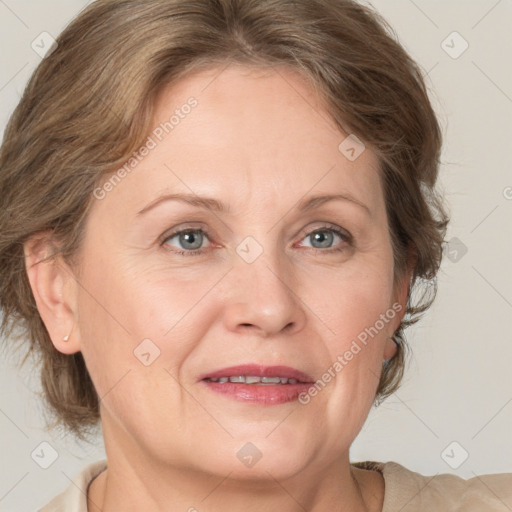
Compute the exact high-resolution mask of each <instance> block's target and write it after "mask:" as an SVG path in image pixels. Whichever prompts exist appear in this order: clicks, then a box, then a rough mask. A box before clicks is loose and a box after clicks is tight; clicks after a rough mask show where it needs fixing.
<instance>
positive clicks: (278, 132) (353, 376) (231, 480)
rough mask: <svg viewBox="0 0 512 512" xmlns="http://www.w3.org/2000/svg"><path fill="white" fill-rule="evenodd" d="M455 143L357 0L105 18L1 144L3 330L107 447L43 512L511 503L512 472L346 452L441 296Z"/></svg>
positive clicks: (76, 44)
mask: <svg viewBox="0 0 512 512" xmlns="http://www.w3.org/2000/svg"><path fill="white" fill-rule="evenodd" d="M440 145H441V136H440V130H439V126H438V123H437V120H436V117H435V114H434V112H433V110H432V107H431V105H430V102H429V100H428V96H427V93H426V89H425V85H424V83H423V80H422V78H421V73H420V71H419V70H418V68H417V66H416V65H415V64H414V62H412V61H411V59H410V58H409V57H408V56H407V54H406V53H405V51H404V50H403V49H402V48H401V46H400V45H399V44H398V43H397V42H396V41H395V40H394V39H393V38H392V37H391V36H390V35H389V33H388V31H387V29H386V25H385V24H384V22H383V21H382V20H380V19H379V18H378V16H377V15H376V14H375V13H373V12H372V11H370V10H368V9H367V8H364V7H362V6H360V5H358V4H356V3H354V2H352V1H347V0H337V1H332V0H330V1H327V0H301V1H295V2H291V1H288V0H258V1H252V0H215V1H214V0H176V1H172V2H169V1H159V0H149V1H141V0H123V1H113V0H103V1H101V0H100V1H98V2H94V3H93V4H91V5H90V6H89V7H88V8H87V9H86V10H85V11H84V12H83V13H82V14H81V15H80V16H79V17H78V18H77V19H76V20H75V21H74V22H73V23H72V24H71V25H70V26H69V27H68V28H67V29H66V30H65V31H64V32H63V34H62V35H61V36H60V37H59V38H58V40H57V46H56V48H55V49H54V50H53V51H52V52H51V53H50V54H49V55H48V56H47V57H46V58H45V59H44V61H43V62H42V64H41V65H40V66H39V68H38V69H37V71H36V72H35V74H34V76H33V78H32V79H31V81H30V83H29V85H28V87H27V89H26V91H25V94H24V96H23V98H22V100H21V102H20V104H19V106H18V108H17V109H16V111H15V113H14V114H13V116H12V118H11V120H10V123H9V125H8V127H7V130H6V134H5V139H4V142H3V146H2V149H1V154H0V184H1V187H2V190H3V191H4V192H5V193H4V194H2V199H1V201H2V204H1V206H2V208H1V214H0V215H1V217H0V219H1V220H0V227H1V232H2V234H3V236H2V238H1V246H0V258H1V268H2V274H1V281H0V286H1V288H0V297H1V306H2V309H3V311H4V324H3V328H4V332H5V333H10V332H11V331H12V328H13V327H14V326H16V325H18V324H19V323H20V322H21V321H23V322H24V326H25V327H26V337H28V339H29V340H30V350H32V351H39V353H40V354H41V362H42V382H43V388H44V390H45V394H46V398H47V401H48V404H49V406H50V408H51V409H52V410H53V411H54V413H55V415H56V417H57V418H58V419H59V420H60V421H61V422H62V423H63V424H64V425H66V426H67V427H68V428H69V429H70V430H71V431H72V432H74V433H75V434H76V435H77V436H85V435H86V434H87V432H88V431H89V429H91V428H93V427H95V426H96V425H98V422H99V421H101V427H102V430H103V436H104V440H105V447H106V453H107V461H99V462H98V463H96V464H93V465H91V466H89V467H87V468H85V469H84V471H83V472H82V473H81V475H79V476H78V477H77V479H76V481H75V483H74V484H71V485H70V487H69V489H68V490H67V491H66V492H65V493H63V494H62V495H60V496H58V497H56V498H55V499H54V500H53V501H52V502H51V503H49V504H48V505H47V506H45V507H44V508H43V509H42V510H43V511H44V512H50V511H57V510H66V511H68V510H69V511H71V510H73V511H81V512H82V511H89V512H97V511H102V512H113V511H118V510H123V511H129V510H161V511H178V510H188V511H190V512H191V511H195V510H197V511H201V512H202V511H216V510H219V509H221V508H222V510H240V509H244V508H246V509H247V508H248V509H252V510H284V511H295V510H307V511H314V512H316V511H324V510H339V511H372V512H373V511H384V512H391V511H396V510H403V511H409V510H415V511H427V510H458V509H460V510H483V509H485V510H496V511H498V510H507V509H508V507H511V506H512V496H511V491H510V488H511V483H512V477H511V476H510V475H493V476H487V477H480V478H478V479H473V480H469V481H464V480H462V479H460V478H457V477H455V476H450V475H438V476H437V477H435V478H434V479H432V478H431V477H423V476H421V475H418V474H417V473H414V472H412V471H409V470H407V469H406V468H404V467H402V466H400V465H398V464H395V463H372V462H366V463H359V464H351V463H350V461H349V448H350V445H351V443H352V442H353V440H354V439H355V437H356V436H357V434H358V432H359V431H360V429H361V427H362V425H363V423H364V421H365V419H366V417H367V415H368V412H369V410H370V407H371V406H372V404H373V403H374V402H375V401H380V400H382V399H384V398H385V397H386V396H388V395H389V394H390V393H392V392H393V391H394V390H395V389H397V387H398V385H399V383H400V379H401V376H402V371H403V365H404V351H405V348H406V346H405V338H404V335H403V331H404V328H405V327H407V326H408V325H411V324H412V323H413V322H415V321H417V320H418V319H419V317H420V315H421V313H423V312H424V311H425V310H426V309H427V308H428V307H429V306H430V304H431V302H432V300H433V295H434V294H433V293H430V294H424V295H423V296H421V297H420V299H419V300H417V301H413V299H412V296H413V294H412V292H413V290H414V289H415V288H416V287H418V285H419V284H421V282H422V281H426V282H427V283H428V282H430V283H431V284H433V287H430V288H428V287H427V290H432V289H434V291H435V277H436V273H437V271H438V268H439V264H440V260H441V254H442V250H441V249H442V242H443V237H444V234H445V231H446V225H447V222H448V218H447V215H446V213H445V210H444V207H443V203H442V199H441V198H440V197H439V196H438V195H437V192H436V190H435V184H436V179H437V174H438V159H439V154H440ZM189 256H190V257H189ZM489 488H492V489H493V490H492V492H491V491H490V490H489Z"/></svg>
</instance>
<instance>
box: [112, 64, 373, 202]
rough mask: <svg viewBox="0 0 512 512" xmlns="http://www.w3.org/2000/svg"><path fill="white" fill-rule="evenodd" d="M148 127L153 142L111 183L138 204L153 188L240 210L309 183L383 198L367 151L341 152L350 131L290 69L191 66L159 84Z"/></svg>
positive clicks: (296, 196)
mask: <svg viewBox="0 0 512 512" xmlns="http://www.w3.org/2000/svg"><path fill="white" fill-rule="evenodd" d="M153 127H154V128H153V131H152V132H151V133H150V136H149V137H150V139H148V141H149V140H150V142H149V145H151V146H152V148H151V150H150V151H149V152H148V154H146V156H144V158H142V159H140V161H137V162H136V166H134V170H133V172H130V176H129V179H126V180H124V183H122V184H121V185H122V186H121V187H119V186H118V187H116V189H117V190H116V191H115V194H121V192H120V191H119V190H118V189H121V188H122V189H123V190H122V193H123V194H124V195H125V199H126V197H128V196H129V197H130V200H131V202H133V203H134V205H135V207H139V206H143V204H144V202H145V201H147V200H150V199H151V198H152V197H153V196H154V195H155V192H156V191H158V192H189V193H190V192H193V193H196V194H200V195H201V194H204V195H208V196H214V197H218V198H219V199H221V200H223V201H224V198H225V201H226V202H228V203H229V204H230V205H233V207H234V208H235V209H236V208H239V209H240V210H242V209H243V207H244V205H248V204H251V205H253V206H261V208H263V209H265V208H267V207H273V208H275V207H276V204H275V201H276V200H278V201H282V202H286V203H287V204H289V203H294V202H296V201H299V200H300V199H301V197H302V196H304V195H305V194H307V193H308V192H310V193H315V194H319V193H337V192H348V193H350V194H352V195H353V196H355V197H357V198H358V199H359V200H360V201H361V202H364V203H366V204H369V205H373V206H372V207H373V208H375V207H379V202H382V201H381V188H380V179H379V172H378V161H377V159H376V157H375V155H374V154H373V152H372V151H370V150H368V149H366V150H364V151H363V152H362V153H361V154H360V155H359V156H358V158H356V159H355V160H352V159H350V158H347V156H346V154H345V153H344V152H343V148H344V147H345V146H344V144H345V145H346V143H345V142H344V141H345V140H346V139H347V137H348V136H349V135H350V134H347V133H342V132H341V131H340V130H339V128H338V127H337V126H336V125H335V123H334V121H333V120H332V119H331V118H330V116H329V111H328V109H327V108H326V106H325V105H324V104H323V103H322V101H321V99H320V98H319V97H318V96H317V95H316V93H315V91H314V88H313V87H312V86H311V85H310V84H309V83H308V82H307V80H306V79H305V78H304V77H302V76H301V75H300V74H299V73H298V72H296V71H293V70H290V69H287V68H282V67H281V68H272V69H270V68H267V69H261V68H260V69H255V68H247V67H244V66H240V65H229V66H227V67H226V66H224V67H214V68H211V69H206V70H202V71H197V72H194V73H191V74H190V75H187V76H186V77H184V78H182V79H181V80H180V81H179V82H177V83H176V84H174V85H172V87H167V88H166V89H164V90H162V92H161V93H160V95H159V97H158V99H157V102H156V105H155V112H154V118H153ZM351 140H352V139H349V142H350V141H351ZM340 144H341V150H340ZM360 149H361V148H360V147H356V150H357V151H359V150H360ZM115 194H112V195H115Z"/></svg>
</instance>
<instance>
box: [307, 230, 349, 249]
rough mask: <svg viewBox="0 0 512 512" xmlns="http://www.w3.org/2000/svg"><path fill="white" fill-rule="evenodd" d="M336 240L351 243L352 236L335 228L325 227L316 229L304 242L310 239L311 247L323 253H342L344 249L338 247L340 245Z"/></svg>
mask: <svg viewBox="0 0 512 512" xmlns="http://www.w3.org/2000/svg"><path fill="white" fill-rule="evenodd" d="M336 238H339V239H340V240H342V241H343V242H346V243H350V240H351V237H350V235H348V234H347V233H344V232H343V231H341V230H339V229H337V228H333V227H323V228H319V229H315V230H314V231H312V232H311V233H309V234H308V235H306V236H305V237H304V239H303V240H307V239H309V240H310V243H311V245H310V247H312V248H313V249H315V250H320V251H321V252H332V251H342V250H343V249H344V247H342V248H337V247H336V245H338V244H337V243H336ZM338 243H339V242H338ZM333 244H334V247H333ZM306 247H308V246H306ZM322 249H325V250H322Z"/></svg>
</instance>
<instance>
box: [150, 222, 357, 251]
mask: <svg viewBox="0 0 512 512" xmlns="http://www.w3.org/2000/svg"><path fill="white" fill-rule="evenodd" d="M322 230H323V231H333V232H334V233H336V234H337V235H338V236H339V237H340V238H341V239H342V240H343V241H344V242H345V243H346V244H349V245H352V244H353V237H352V235H351V234H350V232H348V231H347V230H346V229H344V228H342V227H341V226H338V225H336V224H332V223H330V222H323V223H321V225H319V226H317V227H313V228H310V227H308V226H306V227H305V228H303V229H302V230H301V231H300V232H299V234H298V235H296V236H298V237H299V242H301V241H302V240H304V238H306V237H307V236H309V235H312V234H313V233H315V232H317V231H322ZM187 231H192V232H194V231H199V232H202V233H204V235H205V236H206V238H207V239H208V241H209V242H210V245H211V246H213V245H215V244H214V242H213V241H212V236H211V233H210V230H209V229H208V227H207V226H206V225H205V224H201V225H200V226H197V225H195V226H192V225H185V226H183V227H179V228H175V229H170V230H168V231H166V232H165V233H164V234H163V235H162V236H161V237H159V240H158V242H159V245H160V246H164V245H165V241H166V240H168V239H170V238H174V237H175V236H177V235H180V234H182V233H186V232H187ZM294 238H295V237H294ZM211 246H210V247H206V248H201V249H193V250H190V251H187V250H185V249H179V248H175V249H174V250H171V252H175V253H177V254H184V253H186V254H189V255H194V254H195V255H200V254H203V253H205V252H206V251H208V250H209V249H211ZM310 249H311V250H313V251H318V252H323V253H329V252H331V251H336V250H340V249H336V248H335V247H328V248H325V249H319V248H317V247H311V248H310Z"/></svg>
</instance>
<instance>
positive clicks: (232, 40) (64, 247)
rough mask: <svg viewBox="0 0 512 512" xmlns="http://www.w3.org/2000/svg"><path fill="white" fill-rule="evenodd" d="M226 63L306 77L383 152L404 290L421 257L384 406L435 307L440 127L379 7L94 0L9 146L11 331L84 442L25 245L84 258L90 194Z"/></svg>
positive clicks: (4, 269)
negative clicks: (53, 243) (184, 80)
mask: <svg viewBox="0 0 512 512" xmlns="http://www.w3.org/2000/svg"><path fill="white" fill-rule="evenodd" d="M228 62H237V63H242V64H247V65H252V66H256V65H261V66H274V65H277V66H288V67H290V68H293V69H295V70H298V71H300V72H301V73H302V75H303V76H305V77H306V78H308V79H309V80H310V82H311V84H313V85H314V87H315V88H316V90H317V92H318V94H320V95H321V97H322V98H323V99H324V100H325V104H326V105H328V106H329V113H330V115H331V117H332V119H333V120H334V121H335V122H336V124H337V126H339V128H340V129H341V130H343V131H344V132H345V133H353V134H355V135H356V136H357V137H358V138H359V139H361V140H362V141H363V142H364V143H365V145H366V146H368V147H370V148H371V149H372V150H373V151H374V152H375V153H376V155H377V156H378V158H379V161H380V164H381V178H382V180H383V181H382V183H383V186H384V191H385V200H386V208H387V214H388V219H389V229H390V236H391V239H392V244H393V251H394V272H395V276H394V277H395V282H396V283H398V282H399V281H400V279H402V278H403V276H404V275H406V274H405V272H404V271H405V270H406V269H407V265H408V262H409V259H408V258H409V255H410V250H412V252H413V254H414V257H415V260H414V262H413V275H412V279H411V281H410V286H411V288H410V293H409V296H408V301H407V311H406V316H405V318H404V320H403V321H402V323H401V325H400V328H399V329H398V330H397V331H396V333H395V340H396V341H397V344H398V353H397V355H396V356H395V357H394V358H393V359H391V360H390V361H387V362H385V363H384V365H383V372H382V375H381V378H380V383H379V386H378V389H377V395H376V401H379V400H382V399H383V398H384V397H386V396H388V395H389V394H390V393H392V392H393V391H394V390H396V389H397V387H398V385H399V383H400V380H401V377H402V373H403V368H404V351H405V349H406V343H405V338H404V336H403V330H404V328H405V327H407V326H409V325H411V324H412V323H414V322H416V321H417V320H418V319H419V317H420V316H421V314H422V313H423V312H424V311H426V310H427V309H428V307H430V305H431V303H432V301H433V300H434V297H435V293H436V290H437V286H436V275H437V271H438V269H439V265H440V262H441V257H442V243H443V239H444V236H445V232H446V226H447V223H448V216H447V214H446V212H445V209H444V206H443V202H442V198H441V197H440V196H439V194H438V192H437V191H436V190H435V183H436V179H437V175H438V166H439V156H440V148H441V133H440V128H439V125H438V122H437V119H436V116H435V114H434V111H433V109H432V106H431V104H430V102H429V98H428V94H427V90H426V86H425V83H424V81H423V78H422V73H421V70H420V69H419V67H418V66H417V65H416V64H415V62H414V61H413V60H411V58H410V57H409V56H408V55H407V53H406V52H405V50H404V49H403V48H402V46H401V45H400V44H399V43H398V42H397V40H396V37H394V34H393V32H392V30H391V29H390V27H389V26H388V25H387V24H386V22H385V21H384V20H383V19H381V17H380V16H379V15H378V14H377V13H375V12H374V11H373V10H370V9H369V8H367V7H364V6H361V5H359V4H357V3H356V2H355V1H352V0H294V1H293V0H144V1H143V0H99V1H96V2H94V3H92V4H91V5H90V6H88V7H87V8H86V9H85V10H84V11H83V12H82V13H81V14H80V15H79V16H78V17H77V18H76V19H75V20H74V21H73V22H72V23H71V24H70V25H69V26H68V27H67V28H66V29H65V31H64V32H63V33H62V34H61V35H60V37H59V38H58V39H57V47H56V49H55V50H54V51H53V52H52V53H51V54H50V55H48V56H47V57H46V58H44V59H43V61H42V62H41V64H40V65H39V67H38V68H37V70H36V71H35V72H34V74H33V76H32V78H31V79H30V81H29V83H28V85H27V87H26V89H25V92H24V94H23V97H22V99H21V101H20V102H19V104H18V106H17V108H16V110H15V111H14V113H13V115H12V117H11V119H10V121H9V123H8V125H7V128H6V131H5V135H4V140H3V145H2V147H1V150H0V189H1V190H2V194H1V195H0V269H1V273H0V306H1V308H2V309H3V312H4V316H3V320H2V327H1V329H2V332H3V333H4V334H5V335H9V336H13V335H14V329H13V328H14V327H15V326H18V327H21V328H22V329H21V331H18V334H19V337H20V339H24V340H25V341H26V339H27V337H28V340H29V343H30V345H29V352H30V353H36V354H38V355H39V356H40V361H41V365H42V385H43V391H44V395H45V397H46V399H47V401H48V404H49V406H50V410H51V411H53V412H54V414H55V418H56V419H57V421H60V422H61V423H62V424H63V425H65V426H67V427H69V428H70V429H71V430H72V431H73V432H74V433H75V434H77V435H79V436H81V435H82V433H83V432H85V431H86V429H87V428H88V427H90V426H94V425H96V424H97V423H98V418H99V411H98V397H97V395H96V392H95V390H94V386H93V384H92V381H91V379H90V377H89V374H88V371H87V368H86V366H85V363H84V359H83V357H82V355H81V353H76V354H73V355H64V354H62V353H60V352H58V351H57V350H56V349H55V348H54V346H53V345H52V342H51V340H50V337H49V335H48V332H47V330H46V328H45V325H44V323H43V321H42V320H41V317H40V316H39V313H38V311H37V308H36V304H35V301H34V297H33V295H32V291H31V288H30V285H29V282H28V279H27V274H26V270H25V267H24V265H25V263H24V253H23V244H24V242H26V241H27V240H28V239H30V237H32V236H33V235H34V234H37V233H41V232H45V231H49V232H50V233H51V234H52V235H53V237H54V239H55V240H58V241H59V245H58V249H57V252H60V253H61V254H62V256H63V257H64V258H65V259H66V260H67V261H68V262H70V263H71V264H73V263H75V264H76V261H77V260H76V259H75V256H77V255H78V254H79V248H80V241H81V237H82V236H83V225H84V220H85V219H86V216H87V213H88V211H89V208H90V206H91V204H92V203H93V201H94V198H93V195H92V191H93V190H94V188H95V187H97V186H98V184H99V183H100V182H101V180H102V179H104V178H105V176H106V175H107V174H108V173H109V172H112V171H113V170H114V169H118V168H119V166H121V165H122V164H123V163H124V162H125V161H126V159H127V158H128V157H129V156H130V155H131V154H132V152H133V151H134V150H136V149H137V148H138V147H140V145H141V143H142V141H143V140H144V139H145V137H146V136H147V134H148V132H149V130H150V123H151V120H152V112H153V106H154V103H155V99H156V96H157V94H158V93H159V92H160V91H161V90H162V89H163V87H167V86H169V85H172V84H173V83H175V82H176V81H178V80H179V79H180V78H181V77H183V76H184V75H186V74H187V73H188V72H190V71H191V70H193V69H198V68H201V67H209V66H210V67H211V66H213V65H215V64H217V65H225V64H226V63H228ZM409 249H410V250H409ZM57 252H56V253H55V254H57ZM425 285H427V286H425ZM416 290H423V293H421V294H420V296H419V297H417V298H416V299H414V300H413V293H412V292H413V291H416ZM20 333H21V334H20Z"/></svg>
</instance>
